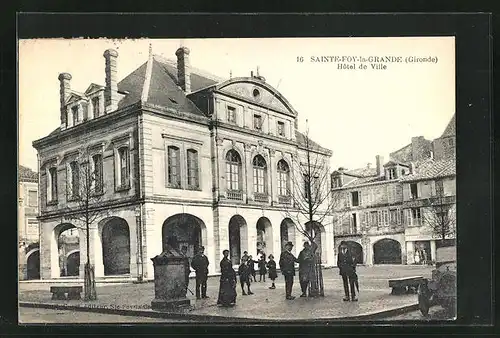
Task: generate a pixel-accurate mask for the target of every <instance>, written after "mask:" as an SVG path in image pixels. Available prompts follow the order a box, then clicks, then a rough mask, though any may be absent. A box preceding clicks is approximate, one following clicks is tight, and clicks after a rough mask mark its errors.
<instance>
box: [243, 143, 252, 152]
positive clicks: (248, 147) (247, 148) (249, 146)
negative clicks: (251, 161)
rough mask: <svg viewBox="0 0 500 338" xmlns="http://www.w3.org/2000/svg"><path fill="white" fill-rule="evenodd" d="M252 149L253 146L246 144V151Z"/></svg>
mask: <svg viewBox="0 0 500 338" xmlns="http://www.w3.org/2000/svg"><path fill="white" fill-rule="evenodd" d="M251 149H252V145H251V144H250V143H245V151H250V150H251Z"/></svg>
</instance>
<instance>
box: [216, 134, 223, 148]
mask: <svg viewBox="0 0 500 338" xmlns="http://www.w3.org/2000/svg"><path fill="white" fill-rule="evenodd" d="M223 141H224V139H223V138H222V137H219V136H217V137H216V138H215V142H216V143H217V146H221V145H222V142H223Z"/></svg>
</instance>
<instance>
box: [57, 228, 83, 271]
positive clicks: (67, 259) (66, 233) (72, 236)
mask: <svg viewBox="0 0 500 338" xmlns="http://www.w3.org/2000/svg"><path fill="white" fill-rule="evenodd" d="M54 232H55V235H56V239H57V249H58V257H59V276H61V277H65V276H78V275H79V269H80V254H79V250H80V234H79V232H78V229H77V228H76V227H75V226H74V225H72V224H69V223H67V224H63V225H62V226H61V227H59V228H56V229H54ZM76 251H78V257H77V256H76V255H68V254H69V253H71V252H76ZM76 258H78V260H76Z"/></svg>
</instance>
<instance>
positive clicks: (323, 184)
mask: <svg viewBox="0 0 500 338" xmlns="http://www.w3.org/2000/svg"><path fill="white" fill-rule="evenodd" d="M303 136H304V144H303V145H302V146H301V147H300V149H299V150H298V152H297V154H296V155H295V156H294V158H293V160H292V162H293V163H292V168H291V170H290V187H289V189H288V190H289V196H290V204H288V205H286V204H285V207H284V210H283V213H284V214H285V217H288V218H290V219H291V220H292V221H293V224H294V226H295V228H296V229H297V231H298V232H299V233H300V234H302V235H303V236H304V237H306V238H307V239H308V240H309V241H310V242H311V245H312V250H313V252H314V254H315V257H316V262H315V264H314V269H313V276H312V278H311V283H310V294H311V295H312V296H324V284H323V273H322V269H321V250H318V248H319V246H318V243H317V242H319V241H320V240H321V227H324V226H325V225H328V224H331V221H332V220H333V217H332V216H333V212H334V210H335V208H337V207H338V206H339V205H340V203H341V200H340V198H339V197H340V194H337V193H333V192H332V189H331V186H330V166H329V160H330V158H329V156H327V155H325V154H324V152H325V150H322V149H320V147H319V146H318V145H317V144H316V143H314V142H312V141H311V139H310V138H309V131H308V130H307V131H306V133H305V134H304V135H303ZM322 245H326V243H322Z"/></svg>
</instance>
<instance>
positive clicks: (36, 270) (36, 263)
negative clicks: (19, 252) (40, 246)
mask: <svg viewBox="0 0 500 338" xmlns="http://www.w3.org/2000/svg"><path fill="white" fill-rule="evenodd" d="M26 279H40V250H36V251H33V252H32V253H31V254H30V255H29V256H28V258H27V259H26Z"/></svg>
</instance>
